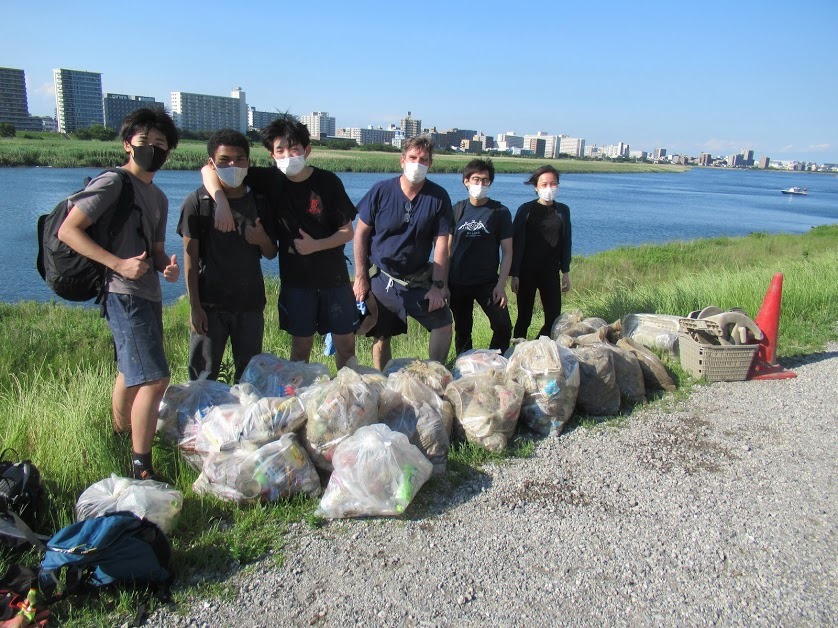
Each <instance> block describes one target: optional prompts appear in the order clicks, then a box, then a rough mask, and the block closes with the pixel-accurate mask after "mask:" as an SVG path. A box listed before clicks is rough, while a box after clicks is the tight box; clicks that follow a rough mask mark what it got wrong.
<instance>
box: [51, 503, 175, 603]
mask: <svg viewBox="0 0 838 628" xmlns="http://www.w3.org/2000/svg"><path fill="white" fill-rule="evenodd" d="M46 545H47V548H46V555H45V556H44V560H43V562H42V563H41V571H40V574H39V576H38V579H39V582H40V585H41V591H43V592H44V593H45V594H46V595H48V596H49V595H51V594H52V592H53V591H55V589H56V587H57V586H58V583H59V576H60V574H61V572H62V570H64V571H66V588H65V591H64V594H66V593H73V592H75V590H77V589H79V588H81V587H85V586H93V587H101V586H105V585H109V584H132V585H151V586H156V587H157V588H158V590H160V589H163V588H165V590H168V586H169V584H170V583H171V581H172V579H173V578H172V573H171V571H170V569H169V561H170V559H171V555H172V546H171V544H170V543H169V539H168V538H166V535H165V534H164V533H163V531H162V530H161V529H160V528H158V527H157V526H156V525H155V524H153V523H151V522H150V521H148V520H146V519H140V518H139V517H137V516H136V515H134V514H133V513H130V512H127V511H120V512H114V513H109V514H107V515H103V516H101V517H95V518H93V519H87V520H85V521H79V522H78V523H74V524H72V525H69V526H67V527H66V528H63V529H61V530H59V531H58V532H57V533H56V534H55V536H53V537H52V538H51V539H50V540H49V541H48V542H47V544H46Z"/></svg>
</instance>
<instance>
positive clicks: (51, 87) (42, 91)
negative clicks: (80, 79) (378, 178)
mask: <svg viewBox="0 0 838 628" xmlns="http://www.w3.org/2000/svg"><path fill="white" fill-rule="evenodd" d="M32 91H33V92H35V93H36V94H38V95H39V96H49V97H50V98H52V97H54V96H55V84H54V83H41V84H40V85H38V86H37V87H36V88H35V89H34V90H32Z"/></svg>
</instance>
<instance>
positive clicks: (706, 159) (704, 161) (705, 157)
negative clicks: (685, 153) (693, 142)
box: [698, 153, 713, 166]
mask: <svg viewBox="0 0 838 628" xmlns="http://www.w3.org/2000/svg"><path fill="white" fill-rule="evenodd" d="M698 163H699V165H701V166H709V165H710V164H712V163H713V156H712V155H711V154H710V153H701V155H699V156H698Z"/></svg>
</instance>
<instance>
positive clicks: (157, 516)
mask: <svg viewBox="0 0 838 628" xmlns="http://www.w3.org/2000/svg"><path fill="white" fill-rule="evenodd" d="M182 507H183V494H182V493H181V492H180V491H178V490H176V489H173V488H172V487H170V486H169V485H168V484H164V483H163V482H156V481H154V480H133V479H131V478H121V477H119V476H118V475H116V474H113V475H111V477H109V478H106V479H104V480H100V481H98V482H96V483H95V484H92V485H91V486H89V487H88V488H86V489H85V491H84V492H83V493H82V494H81V495H80V496H79V499H78V501H77V502H76V521H84V520H85V519H92V518H94V517H99V516H101V515H106V514H108V513H111V512H117V511H119V510H127V511H129V512H133V513H134V514H135V515H137V516H138V517H144V518H146V519H148V520H149V521H151V522H152V523H156V524H157V525H158V526H160V529H161V530H163V532H165V533H166V534H171V532H172V530H173V529H174V527H175V522H176V520H177V516H178V515H179V514H180V510H181V508H182Z"/></svg>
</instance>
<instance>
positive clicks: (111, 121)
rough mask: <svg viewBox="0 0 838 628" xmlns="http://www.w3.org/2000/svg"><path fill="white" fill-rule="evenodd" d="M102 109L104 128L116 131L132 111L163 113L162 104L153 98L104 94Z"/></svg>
mask: <svg viewBox="0 0 838 628" xmlns="http://www.w3.org/2000/svg"><path fill="white" fill-rule="evenodd" d="M102 108H103V109H104V111H105V126H106V127H108V128H109V129H113V130H115V131H118V130H119V127H120V126H121V125H122V119H123V118H124V117H125V116H127V115H128V114H129V113H131V112H132V111H136V110H137V109H143V108H147V109H157V110H158V111H163V103H162V102H159V101H157V100H154V96H129V95H127V94H110V93H107V92H106V93H105V95H104V97H103V98H102Z"/></svg>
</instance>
